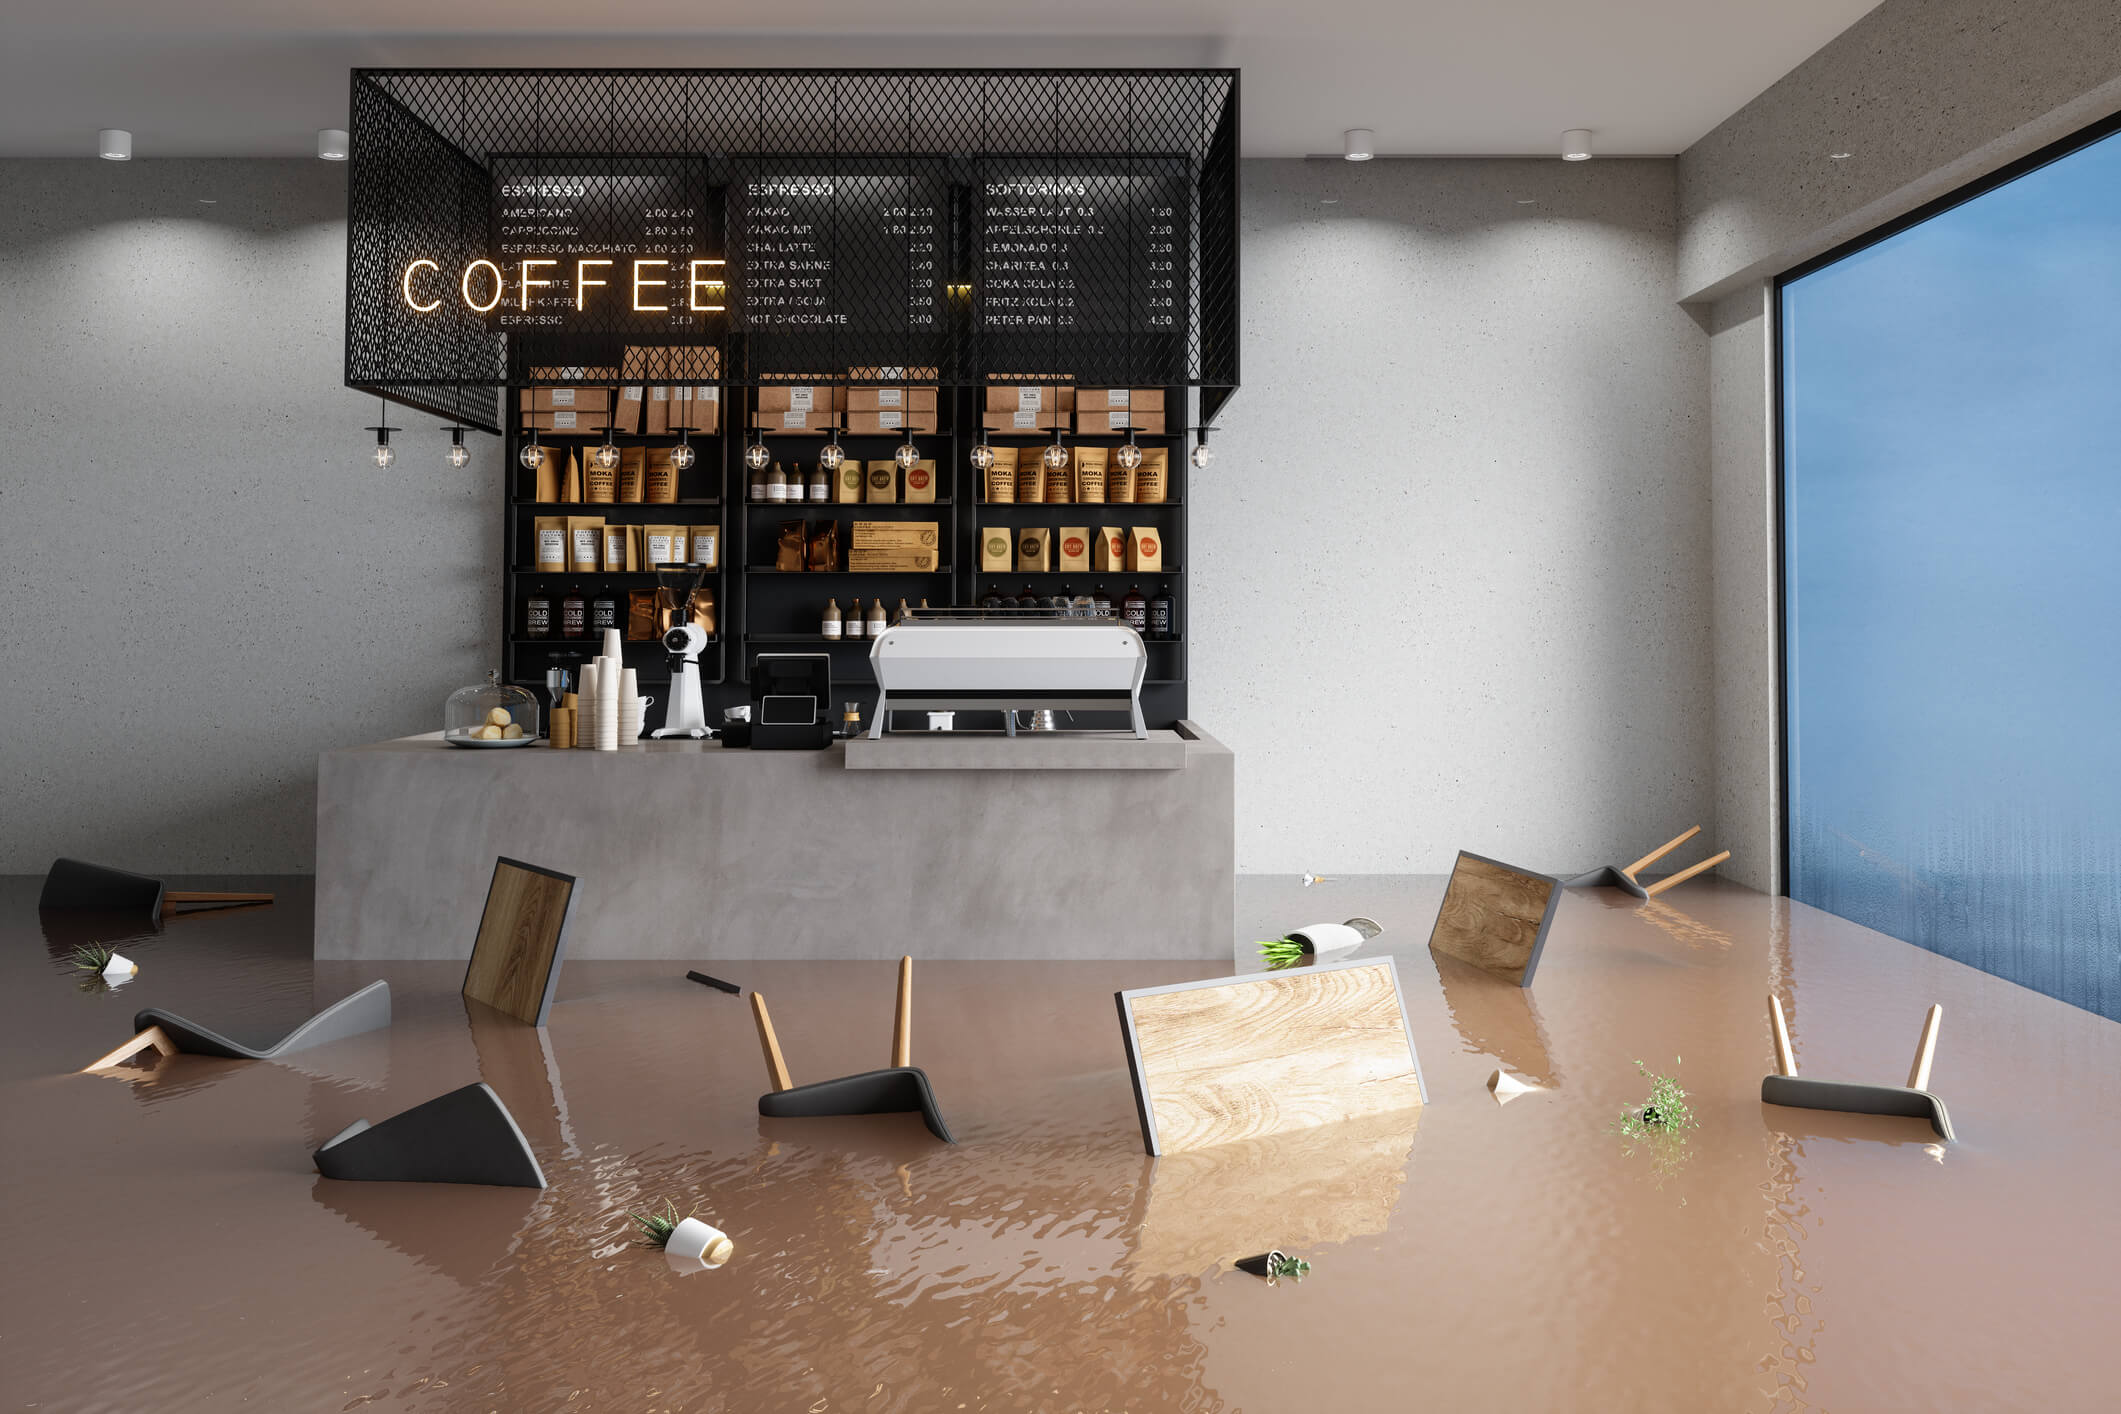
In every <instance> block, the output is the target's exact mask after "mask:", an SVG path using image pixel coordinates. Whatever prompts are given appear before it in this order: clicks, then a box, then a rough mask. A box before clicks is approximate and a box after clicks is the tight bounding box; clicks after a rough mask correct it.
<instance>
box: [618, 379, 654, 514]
mask: <svg viewBox="0 0 2121 1414" xmlns="http://www.w3.org/2000/svg"><path fill="white" fill-rule="evenodd" d="M635 391H636V392H638V391H639V390H638V389H636V390H635ZM647 475H648V449H647V448H646V447H627V448H625V449H623V450H622V451H621V452H620V453H619V499H620V500H621V501H624V502H626V503H628V504H633V503H636V502H639V501H641V500H642V499H644V498H645V496H646V494H647V493H646V491H645V490H644V487H645V486H646V485H647Z"/></svg>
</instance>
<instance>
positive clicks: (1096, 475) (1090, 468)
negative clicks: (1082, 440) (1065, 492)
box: [1075, 447, 1111, 506]
mask: <svg viewBox="0 0 2121 1414" xmlns="http://www.w3.org/2000/svg"><path fill="white" fill-rule="evenodd" d="M1110 455H1111V449H1110V448H1108V447H1077V448H1076V449H1075V499H1076V500H1078V501H1081V502H1082V503H1084V504H1085V505H1091V506H1101V505H1103V504H1104V502H1105V464H1106V461H1107V459H1108V458H1109V457H1110Z"/></svg>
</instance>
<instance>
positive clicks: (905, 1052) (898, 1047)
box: [891, 957, 913, 1066]
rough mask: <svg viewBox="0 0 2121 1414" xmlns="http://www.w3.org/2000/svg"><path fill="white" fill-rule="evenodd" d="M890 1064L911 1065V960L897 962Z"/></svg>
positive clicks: (909, 958)
mask: <svg viewBox="0 0 2121 1414" xmlns="http://www.w3.org/2000/svg"><path fill="white" fill-rule="evenodd" d="M891 1063H892V1064H893V1065H894V1066H909V1065H912V1064H913V959H912V958H911V957H902V958H900V959H899V960H898V1010H897V1011H896V1012H895V1013H894V1014H893V1016H892V1020H891Z"/></svg>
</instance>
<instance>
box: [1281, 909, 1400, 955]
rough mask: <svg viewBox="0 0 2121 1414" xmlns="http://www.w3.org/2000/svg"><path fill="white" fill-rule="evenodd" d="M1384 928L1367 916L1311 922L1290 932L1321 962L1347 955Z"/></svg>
mask: <svg viewBox="0 0 2121 1414" xmlns="http://www.w3.org/2000/svg"><path fill="white" fill-rule="evenodd" d="M1382 931H1383V930H1382V929H1381V928H1379V927H1378V926H1377V925H1376V924H1375V923H1372V922H1371V921H1370V920H1369V919H1367V918H1351V919H1349V920H1348V921H1347V922H1345V923H1311V924H1307V925H1305V926H1304V927H1302V928H1298V929H1297V930H1296V931H1295V932H1293V933H1291V934H1289V936H1290V937H1292V938H1294V939H1295V940H1296V941H1297V942H1299V943H1302V944H1303V945H1304V948H1305V950H1306V951H1308V952H1309V953H1310V954H1311V956H1313V957H1315V958H1317V959H1318V960H1319V961H1320V962H1330V961H1332V960H1333V959H1334V958H1336V957H1346V956H1347V955H1348V954H1349V953H1351V952H1354V951H1355V950H1356V949H1357V948H1359V947H1361V946H1362V945H1363V944H1364V943H1367V942H1368V941H1370V939H1372V938H1374V937H1376V936H1377V935H1378V934H1379V933H1380V932H1382Z"/></svg>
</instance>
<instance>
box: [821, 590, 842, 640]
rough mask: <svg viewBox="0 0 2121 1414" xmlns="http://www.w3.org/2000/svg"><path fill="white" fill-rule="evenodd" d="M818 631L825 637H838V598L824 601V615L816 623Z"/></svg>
mask: <svg viewBox="0 0 2121 1414" xmlns="http://www.w3.org/2000/svg"><path fill="white" fill-rule="evenodd" d="M818 632H820V633H822V634H824V635H825V637H827V638H838V637H839V636H840V601H839V600H837V599H827V600H826V601H825V617H824V619H823V621H822V622H821V623H819V625H818Z"/></svg>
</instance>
